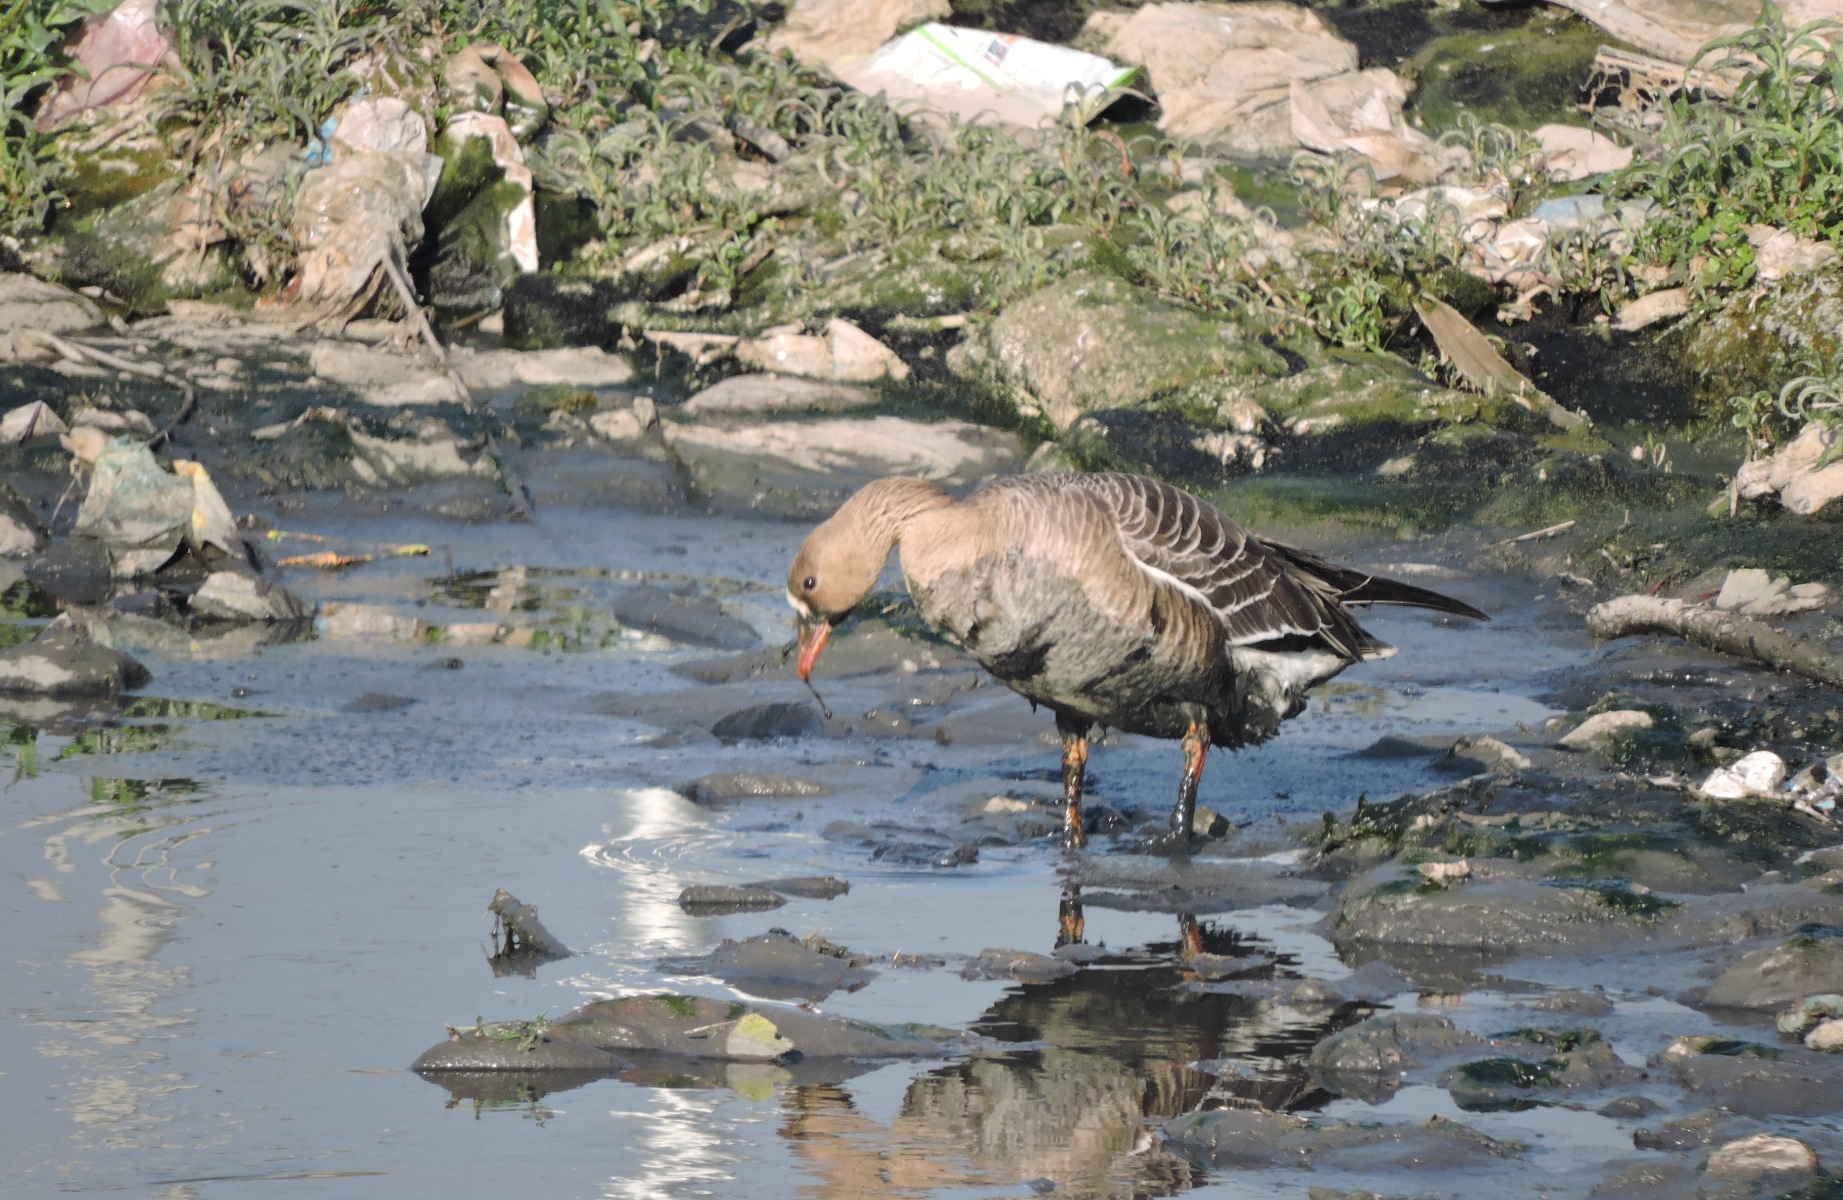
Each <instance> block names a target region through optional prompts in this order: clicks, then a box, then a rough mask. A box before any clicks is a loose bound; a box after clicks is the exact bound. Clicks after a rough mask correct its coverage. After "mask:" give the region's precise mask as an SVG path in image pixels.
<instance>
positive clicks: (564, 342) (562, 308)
mask: <svg viewBox="0 0 1843 1200" xmlns="http://www.w3.org/2000/svg"><path fill="white" fill-rule="evenodd" d="M620 299H622V294H621V293H620V292H619V291H618V290H617V289H616V287H615V286H614V284H612V283H611V282H610V281H608V280H591V279H573V278H567V277H560V276H556V275H552V274H550V273H549V272H540V273H539V274H536V275H520V276H519V277H518V278H517V279H515V280H513V281H512V284H511V286H510V287H508V288H506V291H505V297H504V303H505V309H504V323H505V344H506V345H507V346H510V347H512V348H513V349H517V350H549V349H553V348H555V347H559V346H601V345H603V344H606V343H609V342H612V341H613V339H614V335H615V334H616V333H618V332H619V331H618V330H617V329H615V328H614V327H613V326H611V325H610V324H609V318H608V310H609V308H610V306H612V305H613V304H615V303H616V302H617V301H619V300H620Z"/></svg>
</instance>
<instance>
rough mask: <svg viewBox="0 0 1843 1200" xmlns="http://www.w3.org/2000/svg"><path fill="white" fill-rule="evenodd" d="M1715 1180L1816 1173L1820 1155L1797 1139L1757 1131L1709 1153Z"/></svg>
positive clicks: (1711, 1170)
mask: <svg viewBox="0 0 1843 1200" xmlns="http://www.w3.org/2000/svg"><path fill="white" fill-rule="evenodd" d="M1708 1172H1709V1174H1710V1175H1711V1176H1712V1177H1714V1178H1716V1179H1747V1180H1752V1179H1764V1178H1766V1177H1767V1176H1770V1175H1815V1174H1817V1154H1816V1152H1815V1151H1813V1150H1812V1149H1811V1147H1809V1146H1807V1145H1805V1144H1804V1143H1803V1142H1801V1141H1799V1140H1798V1139H1796V1138H1789V1137H1778V1136H1776V1135H1774V1134H1770V1133H1756V1134H1754V1135H1753V1136H1752V1137H1744V1138H1738V1139H1736V1140H1735V1141H1732V1142H1729V1143H1727V1144H1726V1145H1724V1146H1721V1147H1719V1148H1717V1149H1716V1151H1715V1153H1713V1154H1711V1155H1710V1156H1709V1166H1708Z"/></svg>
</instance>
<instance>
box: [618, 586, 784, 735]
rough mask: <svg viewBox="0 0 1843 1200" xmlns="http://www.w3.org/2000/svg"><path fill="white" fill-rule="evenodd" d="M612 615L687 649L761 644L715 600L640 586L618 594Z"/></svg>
mask: <svg viewBox="0 0 1843 1200" xmlns="http://www.w3.org/2000/svg"><path fill="white" fill-rule="evenodd" d="M613 613H614V619H615V620H617V621H619V622H620V623H621V624H623V625H625V626H627V627H628V628H629V629H639V630H642V631H644V632H647V633H656V634H659V635H661V636H662V637H668V638H671V639H672V640H673V641H675V642H682V643H684V644H686V645H690V646H714V647H716V648H717V649H720V650H748V649H751V648H752V647H755V646H758V645H760V644H761V635H760V634H758V633H756V632H755V628H754V626H752V625H750V624H749V623H748V622H747V621H743V620H740V619H738V618H736V617H732V616H730V615H729V614H728V613H726V612H724V611H723V606H722V605H720V604H718V603H717V602H716V601H715V600H712V599H710V598H709V597H707V596H699V595H696V594H695V593H684V592H668V591H666V590H665V589H664V588H661V587H655V586H653V585H652V584H643V585H641V586H640V587H637V588H634V589H633V590H632V591H629V592H626V593H624V594H622V595H621V597H620V598H619V599H617V600H616V601H615V602H614V606H613ZM766 736H771V737H772V736H780V735H775V734H770V735H766Z"/></svg>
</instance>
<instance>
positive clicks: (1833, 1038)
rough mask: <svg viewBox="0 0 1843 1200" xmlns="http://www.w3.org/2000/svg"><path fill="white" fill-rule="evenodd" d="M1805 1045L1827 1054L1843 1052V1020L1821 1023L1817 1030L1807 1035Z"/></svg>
mask: <svg viewBox="0 0 1843 1200" xmlns="http://www.w3.org/2000/svg"><path fill="white" fill-rule="evenodd" d="M1805 1045H1806V1046H1808V1047H1810V1048H1811V1049H1813V1050H1822V1051H1823V1052H1824V1053H1826V1054H1836V1053H1839V1052H1843V1020H1836V1019H1832V1020H1829V1021H1823V1022H1820V1023H1819V1024H1818V1026H1817V1028H1815V1029H1813V1030H1812V1031H1811V1032H1810V1033H1807V1034H1806V1035H1805Z"/></svg>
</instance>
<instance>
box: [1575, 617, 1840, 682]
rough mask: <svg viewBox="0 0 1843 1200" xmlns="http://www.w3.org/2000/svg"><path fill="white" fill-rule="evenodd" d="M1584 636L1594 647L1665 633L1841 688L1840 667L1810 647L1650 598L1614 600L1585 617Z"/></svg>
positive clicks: (1744, 620)
mask: <svg viewBox="0 0 1843 1200" xmlns="http://www.w3.org/2000/svg"><path fill="white" fill-rule="evenodd" d="M1587 631H1588V632H1589V633H1591V634H1592V635H1593V636H1594V638H1595V639H1596V640H1598V641H1602V642H1604V641H1611V640H1612V639H1613V638H1620V637H1629V636H1630V635H1632V634H1638V633H1665V634H1670V635H1671V636H1673V637H1680V638H1683V639H1684V640H1686V641H1691V642H1694V643H1695V644H1696V645H1698V646H1704V647H1707V648H1708V649H1710V650H1716V651H1720V652H1721V653H1723V654H1732V655H1734V656H1735V657H1737V658H1750V659H1752V660H1753V661H1755V662H1758V663H1764V664H1765V665H1766V666H1769V667H1772V668H1773V669H1774V670H1778V671H1789V672H1791V673H1792V674H1794V675H1802V676H1804V677H1805V678H1806V679H1811V680H1815V681H1817V682H1818V683H1823V684H1828V685H1830V686H1831V687H1834V688H1843V661H1839V660H1838V658H1837V656H1836V655H1834V654H1831V653H1830V652H1829V651H1828V650H1825V649H1824V648H1822V647H1821V646H1818V645H1817V644H1816V643H1814V642H1812V641H1810V640H1808V639H1806V638H1799V637H1793V636H1792V635H1791V634H1788V633H1784V632H1781V631H1780V630H1777V629H1774V628H1773V627H1772V626H1771V625H1768V624H1766V623H1765V622H1764V621H1756V620H1753V619H1752V618H1751V617H1740V616H1736V615H1734V614H1733V613H1726V612H1722V611H1721V610H1720V609H1714V608H1705V607H1703V606H1702V605H1700V604H1687V603H1685V602H1684V601H1682V600H1665V599H1660V598H1658V597H1656V596H1619V597H1616V598H1614V599H1612V600H1608V601H1606V602H1605V603H1603V604H1596V605H1594V606H1593V607H1592V608H1591V609H1589V610H1588V612H1587Z"/></svg>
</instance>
